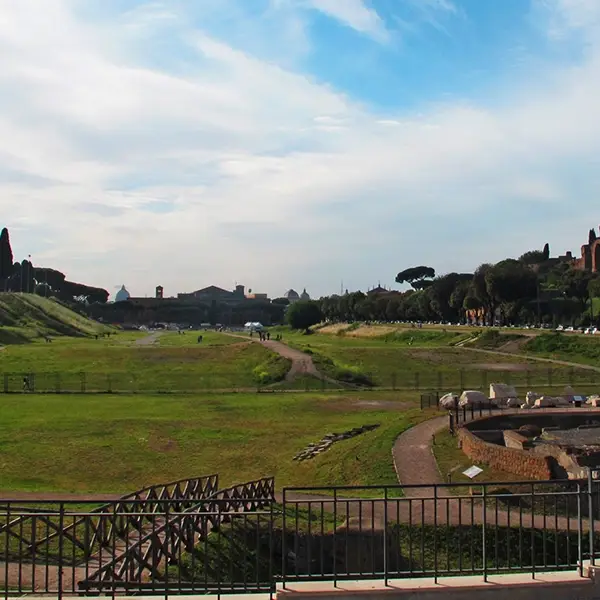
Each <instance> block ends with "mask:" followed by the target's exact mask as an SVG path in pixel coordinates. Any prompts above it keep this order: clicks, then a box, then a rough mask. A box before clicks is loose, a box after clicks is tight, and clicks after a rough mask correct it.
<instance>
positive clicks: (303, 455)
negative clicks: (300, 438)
mask: <svg viewBox="0 0 600 600" xmlns="http://www.w3.org/2000/svg"><path fill="white" fill-rule="evenodd" d="M378 427H379V423H376V424H374V425H363V426H362V427H355V428H354V429H350V430H348V431H345V432H344V433H328V434H327V435H324V436H323V438H322V439H321V440H320V441H319V442H317V443H316V444H308V446H306V448H304V450H302V451H301V452H298V454H296V456H294V460H297V461H300V462H301V461H303V460H310V459H311V458H315V456H318V455H319V454H321V453H322V452H325V451H326V450H329V448H331V446H333V444H335V443H336V442H341V441H342V440H349V439H350V438H353V437H356V436H357V435H360V434H361V433H366V432H367V431H373V430H374V429H377V428H378Z"/></svg>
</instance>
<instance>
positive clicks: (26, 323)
mask: <svg viewBox="0 0 600 600" xmlns="http://www.w3.org/2000/svg"><path fill="white" fill-rule="evenodd" d="M104 331H109V328H107V327H105V326H103V325H101V324H99V323H96V322H95V321H92V320H90V319H88V318H87V317H84V316H82V315H80V314H78V313H76V312H74V311H72V310H70V309H69V308H67V307H65V306H63V305H62V304H61V303H60V302H57V301H55V300H54V299H52V298H42V297H40V296H37V295H36V294H13V293H4V294H0V344H15V343H24V342H29V341H32V340H34V339H36V338H40V337H49V336H57V335H58V336H62V335H65V336H91V335H96V334H99V333H102V332H104Z"/></svg>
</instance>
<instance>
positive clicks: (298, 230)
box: [0, 0, 600, 297]
mask: <svg viewBox="0 0 600 600" xmlns="http://www.w3.org/2000/svg"><path fill="white" fill-rule="evenodd" d="M599 99H600V1H599V0H164V1H161V0H102V1H101V2H100V1H92V0H0V214H1V215H2V219H1V222H0V225H2V226H6V227H8V228H9V231H10V234H11V241H12V246H13V251H14V253H15V258H16V259H19V260H20V259H23V258H26V257H27V256H28V255H31V257H32V258H31V259H32V262H33V263H34V265H38V266H47V267H53V268H57V269H59V270H61V271H63V272H64V273H66V275H67V277H68V278H69V279H71V280H74V281H79V282H82V283H86V284H89V285H96V286H101V287H104V288H106V289H108V290H109V291H110V292H111V293H114V291H116V287H117V286H119V287H120V285H121V284H125V285H126V286H127V288H128V289H129V291H130V292H131V294H132V295H135V296H144V295H152V294H153V293H154V288H155V286H156V285H159V284H160V285H162V286H164V288H165V295H167V296H171V295H176V294H177V293H178V292H186V291H192V290H195V289H199V288H202V287H205V286H208V285H218V286H220V287H224V288H226V289H232V288H233V286H234V285H235V284H236V283H241V284H244V285H246V286H247V288H251V289H252V290H253V291H255V292H267V293H269V295H270V296H272V297H276V296H280V295H282V294H283V293H284V292H285V291H286V290H287V289H288V288H290V287H293V288H295V289H298V290H299V291H300V290H302V289H303V288H306V289H307V290H308V292H309V293H311V295H313V296H317V297H318V296H320V295H326V294H330V293H336V292H339V290H340V286H341V285H343V287H344V288H348V289H351V290H355V289H362V290H366V289H368V288H369V287H372V286H375V285H377V284H378V283H381V284H382V285H387V286H391V287H397V286H395V285H394V277H395V275H396V273H398V271H401V270H403V269H404V268H407V267H409V266H414V265H419V264H426V265H430V266H432V267H434V268H435V269H436V271H437V272H438V273H440V274H441V273H445V272H450V271H459V272H466V271H472V270H473V269H474V268H476V267H477V265H479V264H480V263H483V262H495V261H498V260H501V259H502V258H505V257H507V256H513V257H517V256H519V255H520V254H522V253H524V252H525V251H527V250H530V249H535V248H540V249H541V247H542V246H543V244H544V243H545V242H549V243H550V248H551V252H552V254H553V255H555V254H562V253H564V252H565V251H566V250H572V251H573V252H574V253H575V254H577V255H578V254H579V248H580V246H581V244H583V243H585V242H586V241H587V233H588V230H589V229H590V227H594V226H597V225H598V224H599V223H600V204H599V202H598V200H599V199H600V100H599ZM342 282H343V284H342Z"/></svg>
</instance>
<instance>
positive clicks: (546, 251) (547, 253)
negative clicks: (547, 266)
mask: <svg viewBox="0 0 600 600" xmlns="http://www.w3.org/2000/svg"><path fill="white" fill-rule="evenodd" d="M542 254H543V255H544V260H548V259H549V258H550V245H549V244H548V243H546V244H544V250H543V251H542Z"/></svg>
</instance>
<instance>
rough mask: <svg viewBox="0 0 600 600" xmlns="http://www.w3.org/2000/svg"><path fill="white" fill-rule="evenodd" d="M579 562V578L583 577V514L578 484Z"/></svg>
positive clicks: (579, 485)
mask: <svg viewBox="0 0 600 600" xmlns="http://www.w3.org/2000/svg"><path fill="white" fill-rule="evenodd" d="M577 555H578V556H577V562H578V563H579V576H580V577H583V517H582V514H581V484H580V483H577Z"/></svg>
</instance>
